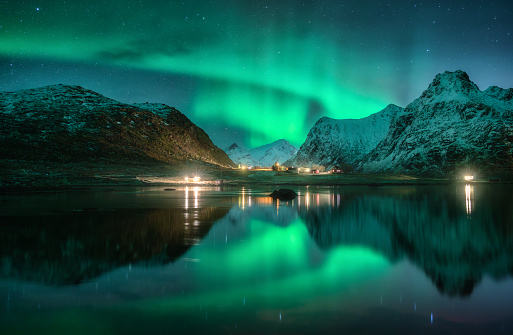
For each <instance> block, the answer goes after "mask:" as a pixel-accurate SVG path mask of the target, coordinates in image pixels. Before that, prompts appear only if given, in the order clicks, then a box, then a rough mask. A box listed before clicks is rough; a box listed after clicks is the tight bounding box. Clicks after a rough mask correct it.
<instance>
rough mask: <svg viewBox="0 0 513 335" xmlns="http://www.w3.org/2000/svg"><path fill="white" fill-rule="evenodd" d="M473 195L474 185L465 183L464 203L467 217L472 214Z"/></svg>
mask: <svg viewBox="0 0 513 335" xmlns="http://www.w3.org/2000/svg"><path fill="white" fill-rule="evenodd" d="M473 197H474V186H472V185H470V184H467V185H465V205H466V209H467V218H469V219H470V217H471V216H472V198H473Z"/></svg>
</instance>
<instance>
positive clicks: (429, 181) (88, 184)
mask: <svg viewBox="0 0 513 335" xmlns="http://www.w3.org/2000/svg"><path fill="white" fill-rule="evenodd" d="M227 177H228V178H225V179H221V178H219V179H213V180H210V179H208V180H204V181H201V182H185V181H182V180H181V179H180V180H179V179H178V178H176V177H171V178H167V177H164V176H121V175H116V176H113V177H108V176H102V177H99V178H90V179H88V180H84V178H77V180H75V182H74V181H73V180H69V181H68V182H67V183H66V184H62V183H59V180H55V181H54V182H55V183H52V181H51V180H46V181H45V183H44V184H35V185H34V184H33V185H29V184H20V185H2V186H0V194H4V195H5V194H23V193H51V192H90V191H94V189H95V188H101V189H104V188H114V187H115V188H118V187H142V188H146V187H186V186H189V187H248V186H271V187H274V188H278V189H279V188H286V187H287V186H288V187H294V186H328V187H329V186H335V187H343V186H367V187H371V188H380V187H390V186H394V187H398V186H437V185H440V186H442V185H458V184H494V185H504V184H511V181H509V180H501V181H498V182H490V181H488V180H479V179H478V180H474V181H471V182H468V181H465V180H459V179H440V178H426V177H413V176H407V175H385V174H372V175H367V174H365V175H360V174H341V175H325V176H322V177H321V176H311V175H299V176H298V175H294V176H293V178H287V177H288V176H283V178H281V177H282V176H277V177H276V176H266V177H269V178H265V177H264V178H259V179H253V178H250V177H249V176H244V177H240V176H239V177H238V178H234V176H227ZM272 177H274V178H272Z"/></svg>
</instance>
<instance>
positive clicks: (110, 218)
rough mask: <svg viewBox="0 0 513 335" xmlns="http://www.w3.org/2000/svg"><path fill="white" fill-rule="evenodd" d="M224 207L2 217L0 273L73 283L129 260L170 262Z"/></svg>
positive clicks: (222, 211)
mask: <svg viewBox="0 0 513 335" xmlns="http://www.w3.org/2000/svg"><path fill="white" fill-rule="evenodd" d="M227 212H228V209H226V208H214V207H206V208H199V209H189V210H185V209H131V210H117V211H107V212H103V211H81V212H65V213H59V214H56V215H47V216H10V217H2V218H1V222H2V223H1V224H0V230H1V232H2V233H1V234H0V259H1V267H0V276H2V277H6V278H17V279H21V280H30V281H37V282H42V283H45V284H58V285H59V284H73V283H78V282H81V281H85V280H88V279H91V278H94V277H97V276H99V275H101V274H102V273H105V272H107V271H110V270H113V269H115V268H118V267H120V266H123V265H126V264H130V263H140V262H146V263H153V264H157V263H161V264H162V263H168V262H170V261H173V260H174V259H176V258H178V257H180V256H181V255H183V254H184V253H185V252H186V251H187V250H188V249H189V248H190V247H191V246H192V245H194V244H197V243H198V242H199V240H201V238H203V237H204V236H205V235H206V234H207V233H208V231H209V230H210V228H211V226H212V224H213V222H215V221H217V220H218V219H220V218H221V217H223V216H225V215H226V213H227Z"/></svg>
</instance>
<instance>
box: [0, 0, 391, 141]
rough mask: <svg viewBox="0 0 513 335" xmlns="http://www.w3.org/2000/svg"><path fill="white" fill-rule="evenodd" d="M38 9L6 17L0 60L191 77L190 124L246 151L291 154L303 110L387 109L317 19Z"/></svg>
mask: <svg viewBox="0 0 513 335" xmlns="http://www.w3.org/2000/svg"><path fill="white" fill-rule="evenodd" d="M4 6H7V7H9V2H8V3H7V5H5V4H4ZM44 6H45V7H41V8H37V7H36V6H35V5H34V6H29V5H25V6H19V7H16V9H14V8H7V10H10V11H11V12H14V13H13V14H12V15H10V16H9V18H8V19H7V21H6V22H4V23H3V26H2V29H1V30H0V33H1V38H2V43H1V44H0V57H5V58H16V59H41V60H42V61H53V62H56V61H60V62H68V63H72V64H73V63H74V64H77V66H78V65H79V64H81V65H82V64H89V65H91V66H93V65H95V64H96V65H98V64H99V65H102V66H112V67H116V68H126V69H138V70H144V71H154V72H156V73H159V72H160V73H169V74H178V75H188V76H191V77H194V78H196V79H197V80H198V83H199V84H198V88H197V90H196V91H195V93H194V95H195V98H194V101H193V102H192V104H191V105H192V108H193V110H192V112H193V115H190V117H191V118H192V119H193V121H195V122H198V123H199V124H202V123H205V122H209V121H214V120H222V121H223V123H224V124H227V125H228V126H230V127H237V128H240V129H243V130H246V131H247V132H248V134H249V138H248V139H247V144H248V145H249V146H250V147H254V146H258V145H262V144H266V143H269V142H271V141H274V140H277V139H280V138H285V139H288V140H289V141H290V142H291V143H293V144H295V145H300V144H301V143H302V142H303V141H304V139H305V137H306V134H307V132H308V130H309V128H310V127H311V126H312V125H313V122H315V121H316V118H318V115H319V114H316V115H313V116H311V119H310V120H308V116H309V113H312V108H313V107H312V106H316V107H315V108H317V112H318V113H320V114H321V115H323V116H329V117H333V118H360V117H364V116H367V115H369V114H372V113H375V112H378V111H379V110H381V109H382V108H384V107H385V106H386V104H387V103H386V101H390V98H389V97H385V96H379V95H377V94H376V92H373V91H372V90H369V89H368V87H365V86H364V85H362V86H360V87H358V86H354V85H352V84H351V82H352V80H353V79H354V76H355V73H357V72H358V71H359V70H361V69H358V67H359V66H362V65H358V64H360V63H359V62H358V57H359V56H358V55H357V52H356V50H355V49H354V48H353V47H352V46H351V45H352V44H351V41H352V40H353V39H354V38H355V37H354V36H349V34H347V33H341V32H336V31H334V30H333V29H331V30H330V28H329V26H328V25H327V23H322V22H320V21H319V20H320V18H318V17H316V16H320V14H315V13H313V17H314V20H313V21H310V22H311V23H302V24H301V25H298V24H297V22H298V20H303V19H305V20H306V14H305V13H304V12H302V11H298V12H296V13H293V14H291V13H290V12H288V10H287V7H281V8H280V7H278V8H274V11H273V12H271V11H270V10H267V11H266V8H264V7H263V6H262V8H259V9H258V10H259V12H254V11H255V9H254V8H245V5H243V4H240V3H237V2H232V1H224V2H222V3H221V4H207V3H203V2H200V3H198V2H186V3H185V5H184V4H175V3H170V4H167V5H165V6H163V5H162V4H152V3H144V5H143V4H141V3H140V2H139V1H127V2H126V3H124V4H123V5H122V6H118V5H115V6H114V5H109V4H107V3H102V4H101V5H98V7H97V8H96V11H93V10H92V9H91V7H90V6H88V5H87V4H86V3H85V2H80V1H79V2H78V3H77V4H74V6H69V7H68V6H67V5H65V4H62V2H57V1H49V2H47V3H46V2H45V4H44ZM287 6H289V7H290V6H292V7H298V5H295V4H294V3H289V4H287ZM219 7H220V8H219ZM289 9H290V8H289ZM296 9H297V8H296ZM303 16H305V18H303ZM310 20H312V18H311V17H310ZM307 21H308V20H307ZM307 21H305V22H307ZM334 41H336V42H334ZM360 61H361V59H360ZM368 65H369V63H366V66H368ZM131 80H137V78H133V79H131ZM349 87H352V88H349ZM177 107H178V108H180V106H177Z"/></svg>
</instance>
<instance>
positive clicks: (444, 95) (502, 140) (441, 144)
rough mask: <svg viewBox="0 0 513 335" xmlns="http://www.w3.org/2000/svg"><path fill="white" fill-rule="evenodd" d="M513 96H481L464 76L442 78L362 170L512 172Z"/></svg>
mask: <svg viewBox="0 0 513 335" xmlns="http://www.w3.org/2000/svg"><path fill="white" fill-rule="evenodd" d="M512 97H513V90H512V89H507V90H505V89H501V88H499V87H495V86H492V87H490V88H488V89H487V90H486V91H484V92H483V91H480V90H479V88H478V87H477V85H476V84H474V83H473V82H472V81H470V79H469V77H468V75H467V74H466V73H465V72H463V71H456V72H449V71H446V72H444V73H441V74H438V75H437V76H436V77H435V79H434V80H433V82H432V83H431V84H430V85H429V87H428V89H427V90H426V91H424V93H423V94H422V95H421V96H420V97H419V98H418V99H416V100H415V101H413V102H412V103H410V104H409V105H408V106H407V107H406V108H405V110H404V113H401V114H399V115H397V117H396V118H395V119H394V120H393V122H392V123H391V126H390V130H389V131H388V134H387V135H386V137H385V139H384V140H383V141H382V142H381V143H380V144H379V145H378V146H377V147H376V148H374V149H373V150H372V151H371V152H370V153H369V155H368V156H366V157H365V158H364V159H363V160H362V163H361V164H360V170H361V171H362V172H367V173H373V172H389V173H411V174H430V175H440V176H446V175H454V174H458V173H459V174H462V173H463V172H464V170H474V171H481V170H482V171H484V170H486V171H488V172H489V173H490V172H491V173H495V172H501V171H504V169H510V170H511V166H512V163H513V150H512V149H511V148H512V145H513V103H512ZM508 166H509V168H508Z"/></svg>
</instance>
